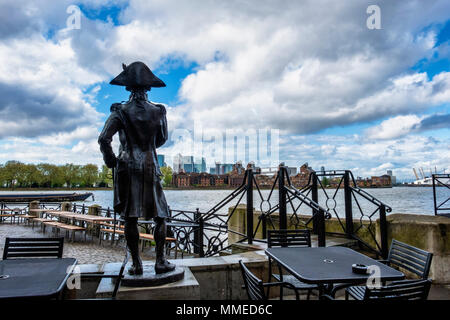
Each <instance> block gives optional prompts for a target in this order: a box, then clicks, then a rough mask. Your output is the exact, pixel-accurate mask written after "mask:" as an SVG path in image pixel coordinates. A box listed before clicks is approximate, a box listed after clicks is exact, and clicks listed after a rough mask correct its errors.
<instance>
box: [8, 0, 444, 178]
mask: <svg viewBox="0 0 450 320" xmlns="http://www.w3.org/2000/svg"><path fill="white" fill-rule="evenodd" d="M116 3H119V4H121V5H122V4H123V1H111V2H109V1H106V0H99V1H97V2H96V3H95V4H89V3H87V2H86V4H85V5H86V6H87V7H89V8H95V9H98V8H101V7H102V6H109V5H113V4H116ZM69 4H71V3H70V1H61V2H58V4H54V2H47V1H43V2H40V5H39V6H38V5H36V4H34V3H33V2H29V1H19V2H17V5H11V4H8V5H7V6H6V5H3V4H1V5H0V6H1V7H2V9H4V10H0V16H1V17H2V18H4V24H3V27H0V59H1V61H3V63H2V64H1V65H0V93H2V94H3V95H5V94H4V93H5V92H6V93H9V94H8V100H5V101H4V102H3V105H1V104H0V115H1V116H2V117H1V119H0V137H3V138H4V142H5V144H4V145H3V147H8V146H9V148H10V149H9V150H10V151H12V152H11V153H10V154H9V157H17V159H18V160H23V159H25V160H27V161H34V160H33V159H40V158H39V157H42V156H43V155H49V154H54V153H55V154H60V155H58V156H56V157H55V159H54V161H64V159H69V158H70V156H67V158H66V154H68V155H70V154H72V155H73V157H72V158H73V159H75V160H77V159H80V160H81V159H82V157H80V155H81V154H86V159H91V158H92V159H94V158H95V159H99V158H100V154H99V152H98V146H97V144H96V141H95V140H96V135H97V134H98V130H99V129H100V128H101V124H100V123H99V119H100V118H101V116H102V115H101V114H100V113H99V112H98V111H96V110H95V108H94V106H93V105H92V104H94V103H95V102H96V98H97V94H98V88H99V87H98V85H99V83H101V82H103V81H105V80H109V79H110V77H111V76H113V75H115V74H117V73H118V72H119V71H120V69H121V62H125V63H127V64H128V63H130V62H132V61H135V60H142V61H144V62H146V63H147V64H148V65H149V66H150V67H151V68H152V69H154V68H160V70H162V71H161V72H168V73H170V72H171V70H170V67H168V66H167V65H165V63H166V62H167V60H168V59H169V58H172V59H175V60H177V59H178V61H180V63H185V64H186V65H188V64H190V63H192V62H193V63H195V64H196V65H197V66H198V67H197V68H196V69H195V70H194V71H193V73H191V74H190V75H189V76H187V77H186V78H185V79H184V80H183V82H182V87H181V90H180V92H179V96H180V99H181V100H182V104H180V105H178V106H176V107H175V106H172V107H168V108H167V109H168V119H169V127H170V128H171V130H172V129H176V128H182V129H185V128H189V129H192V123H193V121H194V119H195V121H196V122H198V124H200V125H202V126H203V127H204V128H205V130H210V131H213V130H226V129H238V130H246V129H248V128H256V129H263V128H279V129H281V130H282V133H284V134H285V136H281V137H280V138H281V141H282V144H281V148H282V153H283V157H284V158H283V159H288V161H299V162H303V161H304V160H305V161H309V162H310V163H317V164H318V165H321V162H322V164H326V166H328V167H334V168H348V167H350V166H351V167H354V168H360V170H361V172H365V173H368V174H369V173H370V172H371V171H370V170H372V169H370V168H375V169H374V170H384V169H385V168H381V167H380V166H382V165H383V164H392V166H393V167H394V168H400V167H401V166H402V165H403V166H410V165H418V163H419V162H420V161H424V160H423V159H433V160H429V161H431V162H432V161H435V162H437V163H439V164H440V165H443V164H444V163H445V161H447V163H448V158H446V157H445V154H444V155H442V154H441V153H438V152H434V151H430V150H428V149H427V148H429V147H430V146H431V145H434V146H436V147H437V148H441V149H442V148H444V149H445V148H446V146H445V143H446V142H445V141H438V142H436V141H432V140H429V139H428V138H427V137H423V136H409V134H410V133H411V132H418V131H420V130H419V129H417V128H418V127H417V126H418V125H420V127H421V128H423V126H424V125H425V123H424V122H423V121H425V118H423V117H422V116H420V115H417V114H419V113H421V112H423V111H426V110H427V109H429V108H433V107H434V106H439V105H440V104H443V103H448V102H449V101H450V74H449V73H447V72H441V73H438V74H436V75H435V76H434V77H433V78H432V79H428V78H427V76H426V74H424V73H418V72H415V71H412V67H413V66H414V65H415V64H417V62H418V61H420V60H423V59H433V57H434V56H435V55H436V54H437V53H438V54H440V55H444V54H445V53H446V52H447V51H448V46H446V45H442V46H440V47H437V48H435V47H434V45H435V43H436V34H437V27H436V24H438V23H442V22H443V21H446V19H448V8H449V7H448V2H447V1H438V0H435V1H427V2H419V1H415V2H411V3H409V4H408V5H405V4H403V3H401V2H395V1H382V2H381V3H380V6H381V10H382V28H383V29H382V30H368V29H367V28H366V24H365V22H366V21H365V20H366V18H367V14H366V8H367V6H368V5H369V4H372V3H370V1H362V2H338V1H325V0H320V1H318V0H316V1H302V2H300V1H285V2H283V3H282V4H280V3H277V2H274V1H258V5H255V3H254V2H242V1H231V0H230V1H189V2H180V1H167V0H164V1H163V0H155V1H151V2H149V1H144V0H140V1H138V0H136V1H130V3H129V4H128V6H126V9H125V10H124V11H123V12H122V13H121V15H120V17H119V19H120V22H121V25H120V26H114V25H113V24H112V23H111V21H109V22H102V21H98V20H95V21H93V20H90V19H87V18H86V17H84V16H83V19H82V25H81V29H80V30H72V31H73V32H72V31H70V32H64V33H63V32H58V30H56V34H55V35H54V37H53V38H51V39H47V38H46V37H45V36H43V35H44V34H47V32H48V31H49V29H50V27H49V26H55V25H56V26H57V28H56V29H58V28H59V27H60V29H62V28H64V27H65V19H66V18H67V13H66V12H65V9H66V7H67V6H68V5H69ZM4 12H8V13H10V14H7V15H5V14H4ZM2 13H3V15H2ZM446 50H447V51H446ZM14 97H15V98H14ZM150 97H151V95H150ZM23 102H24V103H23ZM386 118H389V119H388V120H385V121H384V122H382V123H381V124H380V125H378V126H376V127H373V128H370V129H368V130H367V131H366V132H365V133H363V135H362V136H358V135H355V136H336V135H323V136H313V137H314V138H313V139H315V142H314V143H312V142H311V141H310V140H311V139H312V138H311V135H310V133H314V132H318V131H320V130H322V129H326V128H332V127H339V126H347V125H350V124H357V123H366V122H368V121H374V120H377V119H380V120H381V119H386ZM442 119H443V118H441V120H442ZM428 120H429V122H430V121H431V120H433V119H428ZM445 121H447V120H445V119H444V120H442V121H441V122H440V123H441V128H442V127H444V126H445V123H446V122H445ZM429 127H432V126H429ZM96 128H97V130H95V129H96ZM17 136H21V137H22V138H24V137H28V138H33V139H34V140H33V141H35V142H36V141H38V142H39V143H41V145H40V148H41V149H40V150H39V151H37V149H35V147H34V146H33V144H32V143H31V142H26V141H22V142H20V143H23V145H22V147H23V150H20V143H19V141H15V142H14V143H12V142H11V141H13V140H11V139H13V138H12V137H17ZM372 140H376V141H372ZM116 143H117V142H116ZM410 146H411V147H410ZM181 147H182V145H180V144H179V143H174V144H168V145H167V146H166V147H165V148H163V149H161V152H163V153H164V152H167V153H168V154H169V153H177V151H179V150H180V148H181ZM447 148H448V147H447ZM283 150H284V151H283ZM417 150H420V152H417ZM62 151H64V152H62ZM424 157H425V158H424ZM75 160H74V161H75ZM99 161H101V160H99ZM360 162H362V163H364V165H362V164H361V163H360ZM358 163H359V164H358ZM422 165H425V164H422ZM398 170H400V169H398ZM405 173H406V172H405Z"/></svg>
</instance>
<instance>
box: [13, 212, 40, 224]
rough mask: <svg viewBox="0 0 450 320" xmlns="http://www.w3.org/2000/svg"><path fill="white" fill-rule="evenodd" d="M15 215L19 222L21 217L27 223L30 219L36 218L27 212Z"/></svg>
mask: <svg viewBox="0 0 450 320" xmlns="http://www.w3.org/2000/svg"><path fill="white" fill-rule="evenodd" d="M16 217H17V218H18V219H19V222H20V219H23V220H26V221H27V223H30V220H32V219H34V218H36V216H32V215H29V214H18V215H16Z"/></svg>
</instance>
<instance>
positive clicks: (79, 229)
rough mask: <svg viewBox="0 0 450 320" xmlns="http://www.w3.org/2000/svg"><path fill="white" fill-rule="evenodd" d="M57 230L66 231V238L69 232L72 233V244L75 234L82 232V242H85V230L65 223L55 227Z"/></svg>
mask: <svg viewBox="0 0 450 320" xmlns="http://www.w3.org/2000/svg"><path fill="white" fill-rule="evenodd" d="M56 227H57V228H59V229H64V230H66V233H67V236H68V235H69V232H70V231H71V232H72V238H71V239H72V242H74V240H75V232H77V231H84V241H86V228H83V227H80V226H74V225H72V224H65V223H60V224H59V225H57V226H56Z"/></svg>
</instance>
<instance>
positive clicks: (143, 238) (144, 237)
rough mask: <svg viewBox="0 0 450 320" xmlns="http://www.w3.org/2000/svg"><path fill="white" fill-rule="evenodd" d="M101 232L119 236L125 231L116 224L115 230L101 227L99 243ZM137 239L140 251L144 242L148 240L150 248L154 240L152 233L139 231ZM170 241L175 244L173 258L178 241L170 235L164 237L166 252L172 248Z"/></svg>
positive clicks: (143, 246)
mask: <svg viewBox="0 0 450 320" xmlns="http://www.w3.org/2000/svg"><path fill="white" fill-rule="evenodd" d="M110 227H111V228H113V227H114V225H111V226H110ZM103 233H108V234H118V235H121V236H122V235H125V231H124V230H123V229H122V228H118V226H116V230H114V229H107V228H101V229H100V241H99V244H101V243H102V238H103V237H102V235H103ZM139 240H140V241H141V248H142V251H144V248H145V243H146V242H150V248H151V243H152V241H154V240H155V236H154V235H152V234H149V233H139ZM171 243H173V244H174V246H175V259H176V258H177V252H178V250H177V248H178V241H177V239H175V238H171V237H167V238H166V245H167V251H168V252H170V250H171V249H172V248H170V247H169V245H170V244H171Z"/></svg>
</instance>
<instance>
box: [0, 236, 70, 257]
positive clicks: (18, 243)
mask: <svg viewBox="0 0 450 320" xmlns="http://www.w3.org/2000/svg"><path fill="white" fill-rule="evenodd" d="M63 248H64V238H62V237H59V238H6V239H5V248H4V249H3V260H6V259H18V258H44V257H45V258H62V255H63Z"/></svg>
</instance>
